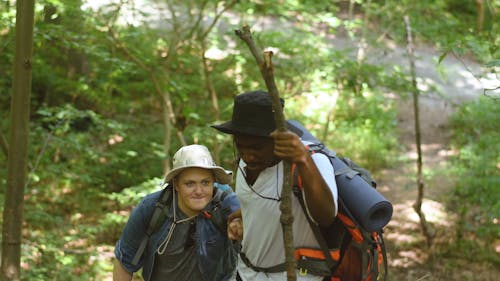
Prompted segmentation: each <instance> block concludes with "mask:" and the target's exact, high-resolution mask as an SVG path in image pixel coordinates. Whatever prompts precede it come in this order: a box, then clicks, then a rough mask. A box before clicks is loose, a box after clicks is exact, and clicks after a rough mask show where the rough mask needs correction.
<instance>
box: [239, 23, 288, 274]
mask: <svg viewBox="0 0 500 281" xmlns="http://www.w3.org/2000/svg"><path fill="white" fill-rule="evenodd" d="M235 33H236V35H237V36H238V37H240V39H241V40H243V42H245V43H246V44H247V45H248V48H250V51H251V52H252V55H253V56H254V58H255V60H256V61H257V64H258V66H259V69H260V73H261V74H262V78H264V82H265V83H266V87H267V91H268V92H269V95H271V99H272V102H273V109H274V122H275V124H276V129H278V130H279V131H286V123H285V117H284V115H283V108H282V107H281V103H280V96H279V93H278V89H277V88H276V83H275V82H274V74H273V64H272V61H271V58H272V55H273V53H272V52H270V51H266V52H264V55H263V56H262V55H261V53H260V51H259V50H257V47H256V46H255V43H254V41H253V39H252V33H251V31H250V27H249V26H248V25H245V26H243V28H242V29H238V30H236V31H235ZM283 171H284V174H283V188H282V190H281V203H280V210H281V217H280V221H281V227H282V229H283V243H284V247H285V265H286V273H287V280H288V281H295V280H296V275H295V268H296V261H295V258H294V245H293V231H292V225H293V215H292V197H291V196H292V175H291V172H290V171H291V164H290V162H288V161H284V162H283Z"/></svg>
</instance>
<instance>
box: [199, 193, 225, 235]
mask: <svg viewBox="0 0 500 281" xmlns="http://www.w3.org/2000/svg"><path fill="white" fill-rule="evenodd" d="M228 194H229V191H227V190H221V189H218V188H214V197H213V199H212V204H211V207H210V209H209V210H205V211H203V212H202V213H203V215H204V216H205V218H207V219H210V220H211V221H212V223H213V224H214V225H215V227H217V229H218V230H219V231H220V232H221V233H223V234H225V233H227V219H226V218H227V217H228V216H229V214H230V212H231V209H230V208H229V207H227V208H223V207H222V201H224V199H225V198H226V196H227V195H228Z"/></svg>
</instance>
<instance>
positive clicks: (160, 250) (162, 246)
mask: <svg viewBox="0 0 500 281" xmlns="http://www.w3.org/2000/svg"><path fill="white" fill-rule="evenodd" d="M172 192H173V194H172V195H173V196H172V200H173V209H174V221H173V222H172V225H171V226H170V229H169V230H168V234H167V236H166V237H165V239H164V240H163V241H162V242H161V243H160V246H159V247H158V249H157V250H156V252H157V253H158V254H160V255H163V253H165V250H166V249H167V246H168V244H169V243H170V240H172V236H173V234H174V229H175V227H176V226H177V225H178V224H181V223H184V222H187V221H190V220H193V219H194V218H196V215H194V216H192V217H189V218H185V219H181V220H177V205H176V204H175V199H176V196H175V188H172Z"/></svg>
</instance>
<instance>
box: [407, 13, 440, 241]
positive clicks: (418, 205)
mask: <svg viewBox="0 0 500 281" xmlns="http://www.w3.org/2000/svg"><path fill="white" fill-rule="evenodd" d="M404 20H405V24H406V35H407V52H408V59H409V63H410V74H411V78H412V90H413V93H412V96H413V112H414V120H415V144H416V146H417V187H418V195H417V200H416V201H415V203H414V205H413V209H414V210H415V212H417V214H418V216H419V217H420V226H421V228H422V232H423V233H424V236H425V238H426V239H427V246H428V247H430V246H431V245H432V239H433V236H434V235H433V233H432V230H431V227H430V225H429V224H428V223H427V220H426V219H425V214H424V212H423V211H422V202H423V200H424V180H423V175H422V166H423V165H422V145H421V138H420V133H421V130H420V114H419V107H418V102H419V99H418V96H419V94H420V93H419V91H418V88H417V79H416V75H415V58H414V54H413V43H412V41H413V40H412V34H411V25H410V18H409V16H405V17H404Z"/></svg>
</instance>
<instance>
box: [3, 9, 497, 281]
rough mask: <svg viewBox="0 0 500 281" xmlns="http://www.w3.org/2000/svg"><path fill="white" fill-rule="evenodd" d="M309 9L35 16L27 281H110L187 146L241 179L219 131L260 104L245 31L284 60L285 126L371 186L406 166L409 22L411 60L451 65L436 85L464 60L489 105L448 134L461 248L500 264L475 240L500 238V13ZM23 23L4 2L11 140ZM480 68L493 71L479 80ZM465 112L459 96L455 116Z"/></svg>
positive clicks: (427, 86)
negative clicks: (144, 202) (291, 122)
mask: <svg viewBox="0 0 500 281" xmlns="http://www.w3.org/2000/svg"><path fill="white" fill-rule="evenodd" d="M276 2H278V4H277V3H276ZM302 2H304V3H302ZM309 2H311V1H270V0H261V1H239V2H238V3H237V2H236V1H195V0H184V1H173V0H162V1H160V0H156V1H152V0H150V1H146V0H144V1H109V2H106V1H85V0H79V1H62V0H50V1H49V0H42V1H37V3H36V6H35V7H36V9H35V20H36V24H35V32H34V57H33V60H34V62H33V87H32V88H33V90H32V95H31V102H32V107H31V111H30V117H31V120H32V123H31V125H30V143H29V146H28V148H29V151H28V153H29V155H28V156H29V157H28V171H29V185H28V187H27V188H26V190H25V200H26V205H25V221H24V225H23V229H24V231H23V233H22V235H23V236H22V241H23V247H22V269H23V280H36V279H41V280H52V279H54V280H55V279H63V280H102V279H103V278H105V276H106V274H107V272H109V267H110V263H109V257H110V255H111V252H112V247H113V244H114V242H115V241H116V239H117V237H118V234H119V232H120V231H121V229H122V227H123V224H124V222H125V220H126V216H127V214H128V211H129V210H130V208H131V207H132V206H133V205H134V204H135V202H137V201H138V199H139V198H140V197H141V196H142V195H144V194H145V193H147V192H148V191H151V190H154V189H156V188H157V186H156V185H157V184H158V182H159V181H160V180H161V179H160V178H161V175H162V174H163V172H164V170H165V169H168V162H169V161H168V160H169V158H168V156H169V155H170V154H171V153H172V152H174V151H175V150H176V149H177V148H178V147H179V146H180V145H181V144H182V143H183V142H186V143H193V142H202V143H204V144H206V145H207V146H209V147H210V148H212V149H213V151H214V153H215V154H216V158H217V159H219V161H220V162H221V163H222V164H223V165H224V166H226V167H228V168H229V167H234V166H233V158H234V157H233V153H234V152H233V149H232V147H231V140H230V139H229V138H226V137H224V136H222V135H220V134H217V133H216V132H215V131H214V130H212V129H210V128H209V127H208V125H209V124H213V123H216V122H218V121H220V120H227V119H229V114H230V111H231V110H230V108H231V105H232V98H233V96H234V95H235V94H237V93H239V92H242V91H245V90H248V89H255V88H265V87H264V84H263V82H262V81H261V78H260V76H259V72H258V69H257V67H256V66H255V63H254V62H253V59H252V57H251V55H250V54H249V53H248V51H247V49H246V48H245V46H242V43H241V42H239V40H238V39H237V38H236V37H235V36H234V34H233V30H234V29H236V28H239V27H241V25H242V24H244V23H247V24H249V25H250V26H251V27H252V30H253V31H254V32H255V39H256V42H257V43H258V44H259V45H260V46H261V47H262V48H266V47H270V48H273V50H274V51H275V56H274V58H273V63H274V64H275V67H276V69H275V75H276V78H277V83H278V87H279V90H280V93H282V94H283V95H284V97H285V98H286V100H287V104H286V111H285V114H286V115H287V117H288V118H293V119H297V120H300V121H301V122H302V123H304V124H306V125H307V127H308V128H310V129H311V130H312V131H313V132H314V133H315V134H316V135H317V136H318V137H319V138H320V139H321V140H322V141H324V142H325V143H326V144H327V145H328V146H329V147H331V148H333V149H335V150H336V151H337V152H339V153H343V154H346V155H348V156H350V157H351V158H354V159H355V160H356V161H357V162H359V163H361V164H363V166H365V167H367V168H369V169H370V170H371V171H373V172H375V173H377V172H380V171H381V170H383V169H385V168H387V167H394V166H397V165H399V164H400V161H401V159H400V158H399V152H400V149H401V146H400V144H401V143H400V140H398V135H397V132H396V131H395V126H396V124H397V122H398V119H397V117H396V111H397V109H398V108H397V102H398V100H400V99H404V98H405V97H406V95H407V94H408V93H410V92H411V91H410V85H411V83H410V77H409V72H408V70H407V69H408V68H407V65H406V61H407V60H406V59H405V60H404V61H403V63H401V62H400V61H397V60H393V58H394V56H393V55H395V54H397V52H398V50H399V49H398V48H397V46H398V45H401V46H404V44H405V43H404V42H405V30H404V22H403V15H405V14H408V15H409V16H411V18H412V25H413V29H414V33H415V36H416V44H417V45H420V46H426V48H433V49H436V50H438V54H439V55H441V56H439V55H438V56H435V58H434V59H435V61H436V67H437V68H436V69H437V73H439V74H440V76H439V78H440V79H442V80H446V79H447V72H446V69H444V68H443V67H442V66H441V67H440V65H439V64H438V62H443V61H446V60H447V59H448V58H458V59H459V60H460V61H462V62H463V64H464V65H465V66H467V67H464V68H465V69H467V68H469V70H470V71H471V72H470V74H471V76H472V75H473V78H474V79H475V80H474V81H481V82H482V84H481V85H482V86H483V87H482V88H481V89H478V90H477V92H476V94H477V96H485V97H486V98H482V99H480V100H479V101H477V102H474V103H472V104H470V105H467V106H465V107H464V108H463V109H460V110H459V111H458V113H457V115H456V117H455V118H454V119H453V120H454V121H453V122H454V123H452V124H453V127H452V129H453V134H454V136H455V138H454V141H453V147H456V148H457V151H458V152H457V156H456V164H455V165H454V167H456V170H455V169H454V170H449V171H447V172H449V173H450V174H449V175H450V177H452V178H457V182H458V183H459V184H458V185H457V188H456V196H453V198H451V200H450V202H451V203H450V204H451V205H449V206H450V208H451V207H453V206H454V205H453V203H454V202H456V203H455V204H457V205H460V214H461V217H462V220H460V221H459V226H460V227H459V228H457V229H458V230H457V235H456V236H457V237H458V240H457V241H461V242H460V243H457V244H456V245H458V244H460V245H462V246H463V245H467V247H469V249H471V248H473V249H482V250H481V253H482V255H481V256H484V257H485V259H486V260H493V261H495V262H497V263H498V259H495V258H494V257H495V255H494V252H492V251H491V248H490V247H488V246H487V245H486V244H487V243H484V244H481V245H482V247H478V246H477V245H478V244H477V240H475V239H470V237H477V238H480V239H479V240H481V241H488V242H492V241H493V242H494V239H495V238H494V237H495V236H496V237H498V230H497V227H495V226H497V224H496V223H495V220H497V219H498V217H499V212H500V211H499V209H500V207H499V206H498V204H497V203H496V202H500V200H498V194H497V192H495V191H494V188H495V187H496V186H498V167H497V165H498V162H499V157H500V156H499V155H498V153H499V152H498V151H499V150H500V149H499V148H498V144H497V142H498V141H496V140H497V139H498V137H497V135H496V133H495V132H496V131H498V124H499V122H498V118H499V117H498V114H495V113H496V112H498V108H497V107H498V101H497V99H495V98H491V97H498V96H497V95H498V90H496V92H495V90H494V88H495V87H498V79H497V77H496V72H495V71H497V68H498V61H497V60H495V58H498V48H497V46H498V43H499V42H498V38H497V36H495V35H496V34H497V33H498V32H497V31H498V24H497V23H496V22H495V21H494V17H495V13H496V12H497V11H498V3H495V2H493V1H476V2H472V1H465V0H464V1H452V0H440V1H430V2H429V1H392V0H391V1H387V0H386V1H376V0H371V1H369V0H366V1H365V0H361V1H333V2H332V1H312V2H313V3H309ZM476 4H477V5H476ZM15 13H16V9H15V1H1V6H0V73H2V74H4V75H1V76H0V93H1V94H0V116H1V118H0V136H6V135H7V131H8V129H9V127H10V126H11V125H12V124H10V123H9V121H8V120H9V119H8V116H9V112H10V107H9V105H10V99H11V91H12V87H11V86H12V77H13V73H12V63H13V58H14V43H13V42H14V32H13V27H14V24H15V20H14V18H15ZM403 49H404V48H403ZM418 59H419V57H418V56H417V62H418ZM469 59H472V60H474V61H477V62H479V64H480V65H482V66H483V67H482V68H481V69H477V68H473V67H469V65H470V64H469V63H468V62H469ZM419 71H420V72H419ZM423 71H424V70H422V69H419V68H418V63H417V76H419V77H418V82H419V86H420V87H422V89H421V92H422V93H423V94H424V95H435V96H439V95H443V94H447V95H450V93H448V92H446V89H444V88H441V87H439V84H438V83H437V79H436V81H432V79H427V78H426V77H425V73H423ZM460 82H464V81H456V83H460ZM488 83H489V84H488ZM455 94H456V95H455ZM454 97H457V98H454ZM488 97H489V98H488ZM454 99H456V100H454ZM457 99H458V93H453V94H452V95H451V98H450V99H449V104H450V106H454V104H457V105H458V103H459V101H458V100H457ZM486 113H489V114H486ZM479 118H481V120H483V121H482V123H480V124H484V125H478V124H479V123H477V122H476V121H477V120H479ZM445 129H446V128H444V129H443V130H445ZM1 139H6V137H4V138H1ZM0 144H2V153H0V163H7V156H6V149H5V148H6V142H0ZM424 165H425V163H424ZM424 169H425V167H424ZM429 174H432V173H429ZM477 178H480V179H481V180H480V181H477V180H475V179H477ZM5 179H6V165H0V183H1V184H2V185H6V180H5ZM462 179H466V180H462ZM469 180H470V182H469ZM2 190H3V189H2ZM477 190H481V191H482V192H477ZM0 196H1V197H2V198H0V199H2V200H3V197H4V196H5V193H4V191H2V192H0ZM469 199H470V200H469ZM464 200H467V201H465V202H467V203H466V204H462V203H463V202H464ZM2 208H3V207H2ZM471 219H472V220H471ZM493 242H492V243H493ZM481 245H480V246H481Z"/></svg>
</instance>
